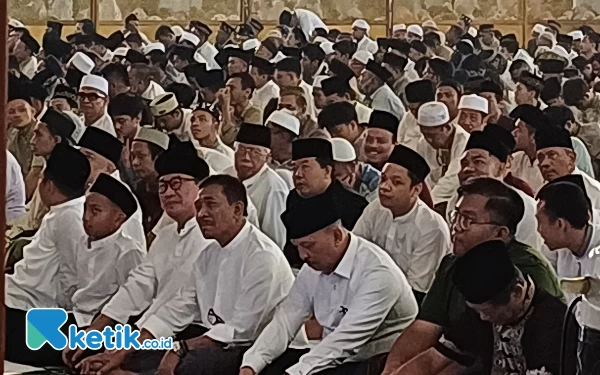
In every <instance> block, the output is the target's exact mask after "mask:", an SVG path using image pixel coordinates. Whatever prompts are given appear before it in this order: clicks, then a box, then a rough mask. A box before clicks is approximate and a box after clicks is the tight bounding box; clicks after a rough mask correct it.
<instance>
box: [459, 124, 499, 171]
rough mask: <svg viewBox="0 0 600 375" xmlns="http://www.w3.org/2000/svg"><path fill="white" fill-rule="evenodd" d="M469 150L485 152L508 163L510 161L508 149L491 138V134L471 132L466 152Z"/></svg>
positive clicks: (497, 140)
mask: <svg viewBox="0 0 600 375" xmlns="http://www.w3.org/2000/svg"><path fill="white" fill-rule="evenodd" d="M468 150H484V151H487V152H489V153H490V155H492V156H495V157H496V158H497V159H498V160H500V161H501V162H503V163H506V160H508V155H509V151H508V148H507V147H506V146H505V145H504V144H503V143H502V142H501V141H500V140H499V139H495V138H493V137H491V136H490V135H489V134H486V133H484V132H483V131H478V130H476V131H474V132H471V135H470V136H469V140H468V141H467V145H466V146H465V151H468Z"/></svg>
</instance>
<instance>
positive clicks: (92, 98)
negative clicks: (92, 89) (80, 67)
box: [78, 92, 104, 103]
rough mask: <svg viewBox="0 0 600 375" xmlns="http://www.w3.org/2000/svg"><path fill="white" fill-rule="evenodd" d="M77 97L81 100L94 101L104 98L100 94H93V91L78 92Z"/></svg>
mask: <svg viewBox="0 0 600 375" xmlns="http://www.w3.org/2000/svg"><path fill="white" fill-rule="evenodd" d="M78 95H79V98H80V99H81V100H83V101H88V102H90V103H91V102H95V101H96V100H98V99H104V98H103V97H102V96H100V95H98V94H94V93H84V92H80V93H79V94H78Z"/></svg>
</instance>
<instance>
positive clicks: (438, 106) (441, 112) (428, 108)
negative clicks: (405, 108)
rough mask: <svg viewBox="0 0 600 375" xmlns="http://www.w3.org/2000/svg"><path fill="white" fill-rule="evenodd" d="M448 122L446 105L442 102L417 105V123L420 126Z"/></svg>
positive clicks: (440, 124) (438, 124) (432, 125)
mask: <svg viewBox="0 0 600 375" xmlns="http://www.w3.org/2000/svg"><path fill="white" fill-rule="evenodd" d="M449 122H450V114H449V113H448V107H446V105H445V104H444V103H442V102H429V103H425V104H423V105H422V106H421V107H419V112H418V114H417V123H418V124H419V125H420V126H427V127H434V126H442V125H446V124H447V123H449Z"/></svg>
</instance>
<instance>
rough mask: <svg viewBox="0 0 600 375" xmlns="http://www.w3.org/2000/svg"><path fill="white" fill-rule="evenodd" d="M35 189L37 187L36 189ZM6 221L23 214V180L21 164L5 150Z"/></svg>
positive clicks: (8, 221) (9, 221)
mask: <svg viewBox="0 0 600 375" xmlns="http://www.w3.org/2000/svg"><path fill="white" fill-rule="evenodd" d="M36 191H37V189H36ZM5 204H6V208H5V212H6V222H7V223H11V222H13V221H14V220H16V219H17V218H19V217H20V216H22V215H24V214H25V212H26V209H25V181H24V180H23V174H22V173H21V166H20V165H19V162H18V161H17V159H16V158H15V157H14V156H13V154H11V153H10V151H8V150H6V202H5Z"/></svg>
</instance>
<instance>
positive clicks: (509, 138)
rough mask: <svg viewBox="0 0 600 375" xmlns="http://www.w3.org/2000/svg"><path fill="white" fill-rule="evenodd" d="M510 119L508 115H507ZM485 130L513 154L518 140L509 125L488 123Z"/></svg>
mask: <svg viewBox="0 0 600 375" xmlns="http://www.w3.org/2000/svg"><path fill="white" fill-rule="evenodd" d="M505 118H506V119H509V118H508V117H505ZM483 132H484V133H485V134H486V135H487V136H489V137H491V138H493V139H497V140H499V141H500V142H502V144H503V145H504V146H505V147H506V148H507V149H508V152H509V153H510V154H512V153H513V152H514V150H515V147H516V146H517V142H516V141H515V137H514V136H513V135H512V133H511V132H510V130H508V129H507V127H504V126H501V125H497V124H492V123H488V124H487V125H486V126H485V128H483Z"/></svg>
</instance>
